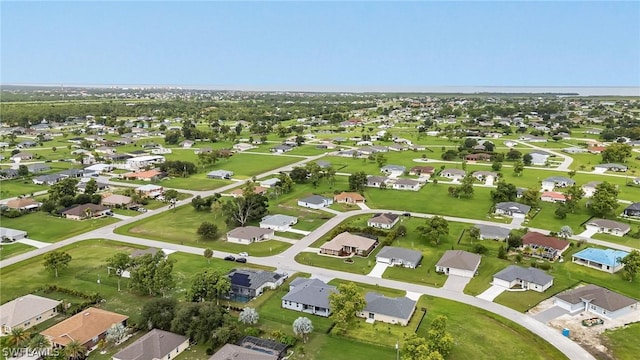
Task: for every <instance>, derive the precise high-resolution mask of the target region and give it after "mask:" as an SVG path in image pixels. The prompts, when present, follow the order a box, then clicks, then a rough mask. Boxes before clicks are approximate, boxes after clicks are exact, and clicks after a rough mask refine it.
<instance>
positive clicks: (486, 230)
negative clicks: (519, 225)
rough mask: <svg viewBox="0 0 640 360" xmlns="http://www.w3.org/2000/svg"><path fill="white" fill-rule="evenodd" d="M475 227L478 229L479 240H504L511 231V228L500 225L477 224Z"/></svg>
mask: <svg viewBox="0 0 640 360" xmlns="http://www.w3.org/2000/svg"><path fill="white" fill-rule="evenodd" d="M475 227H476V228H478V229H479V230H480V240H488V239H490V240H498V241H502V240H506V239H507V238H508V237H509V232H510V231H511V229H509V228H505V227H502V226H493V225H483V224H477V225H475Z"/></svg>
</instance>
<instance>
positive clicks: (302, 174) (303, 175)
mask: <svg viewBox="0 0 640 360" xmlns="http://www.w3.org/2000/svg"><path fill="white" fill-rule="evenodd" d="M309 175H310V174H309V171H308V170H307V169H305V168H303V167H299V166H296V167H294V168H293V170H291V172H290V173H289V177H291V180H293V182H295V183H297V184H302V183H304V182H306V181H307V178H308V177H309Z"/></svg>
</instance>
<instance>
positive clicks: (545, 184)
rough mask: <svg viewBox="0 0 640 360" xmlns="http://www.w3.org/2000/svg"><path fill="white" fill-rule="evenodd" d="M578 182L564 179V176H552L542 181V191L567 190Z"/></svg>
mask: <svg viewBox="0 0 640 360" xmlns="http://www.w3.org/2000/svg"><path fill="white" fill-rule="evenodd" d="M575 183H576V182H575V181H573V180H572V179H569V178H566V177H563V176H551V177H548V178H546V179H544V180H542V190H543V191H553V189H554V188H555V187H556V186H557V187H562V188H566V187H569V186H571V185H573V184H575Z"/></svg>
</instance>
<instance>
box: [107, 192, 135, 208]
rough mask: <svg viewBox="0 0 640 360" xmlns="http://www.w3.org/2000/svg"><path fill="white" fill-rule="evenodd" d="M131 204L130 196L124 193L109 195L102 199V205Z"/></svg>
mask: <svg viewBox="0 0 640 360" xmlns="http://www.w3.org/2000/svg"><path fill="white" fill-rule="evenodd" d="M129 204H131V198H130V197H128V196H124V195H118V194H114V195H109V196H107V197H105V198H104V199H102V205H104V206H109V207H111V206H127V205H129Z"/></svg>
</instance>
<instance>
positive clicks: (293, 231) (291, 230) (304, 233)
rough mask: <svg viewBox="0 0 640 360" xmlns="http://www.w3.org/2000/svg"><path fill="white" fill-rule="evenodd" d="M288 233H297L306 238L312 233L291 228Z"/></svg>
mask: <svg viewBox="0 0 640 360" xmlns="http://www.w3.org/2000/svg"><path fill="white" fill-rule="evenodd" d="M286 232H292V233H295V234H300V235H305V236H306V235H309V233H310V232H311V231H305V230H298V229H293V228H289V230H287V231H286Z"/></svg>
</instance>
